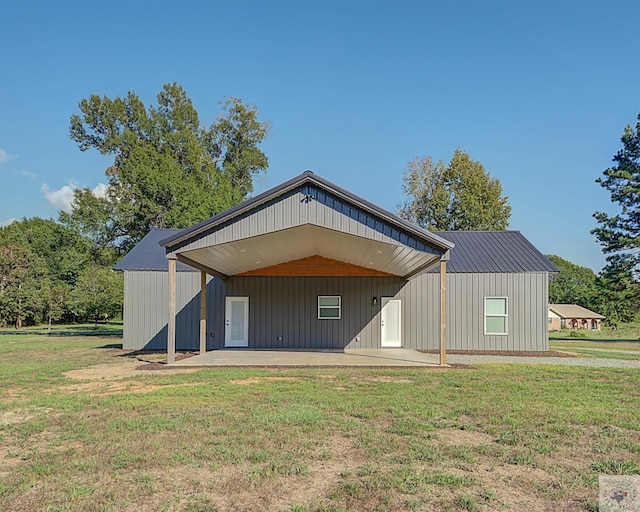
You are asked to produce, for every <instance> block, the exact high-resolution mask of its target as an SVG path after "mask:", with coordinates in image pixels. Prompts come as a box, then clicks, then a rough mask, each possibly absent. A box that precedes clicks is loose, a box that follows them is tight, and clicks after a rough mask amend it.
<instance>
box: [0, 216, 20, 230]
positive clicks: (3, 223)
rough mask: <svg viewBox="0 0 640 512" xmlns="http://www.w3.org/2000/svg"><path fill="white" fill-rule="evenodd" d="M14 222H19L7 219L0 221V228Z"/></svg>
mask: <svg viewBox="0 0 640 512" xmlns="http://www.w3.org/2000/svg"><path fill="white" fill-rule="evenodd" d="M14 222H19V221H18V219H14V218H11V219H7V220H0V228H3V227H5V226H8V225H9V224H13V223H14Z"/></svg>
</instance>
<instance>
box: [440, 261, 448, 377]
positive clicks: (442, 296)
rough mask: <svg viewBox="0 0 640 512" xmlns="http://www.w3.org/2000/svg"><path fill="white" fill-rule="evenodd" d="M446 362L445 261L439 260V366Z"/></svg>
mask: <svg viewBox="0 0 640 512" xmlns="http://www.w3.org/2000/svg"><path fill="white" fill-rule="evenodd" d="M446 364H447V262H446V260H440V366H446Z"/></svg>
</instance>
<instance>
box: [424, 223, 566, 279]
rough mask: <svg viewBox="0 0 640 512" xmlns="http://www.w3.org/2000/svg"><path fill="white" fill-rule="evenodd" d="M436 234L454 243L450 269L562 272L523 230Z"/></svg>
mask: <svg viewBox="0 0 640 512" xmlns="http://www.w3.org/2000/svg"><path fill="white" fill-rule="evenodd" d="M435 233H436V234H437V235H438V236H440V237H442V238H444V239H446V240H450V241H451V242H453V243H454V244H455V248H454V249H452V250H451V254H450V259H449V262H448V263H447V272H460V273H462V272H511V273H522V272H559V270H558V268H557V267H556V266H555V265H554V264H553V263H551V262H550V261H549V260H548V259H547V258H545V257H544V255H543V254H542V253H541V252H540V251H538V249H536V248H535V247H534V246H533V244H532V243H531V242H529V240H527V239H526V238H525V237H524V236H523V235H522V233H520V231H436V232H435ZM434 271H439V270H438V269H437V268H436V269H434Z"/></svg>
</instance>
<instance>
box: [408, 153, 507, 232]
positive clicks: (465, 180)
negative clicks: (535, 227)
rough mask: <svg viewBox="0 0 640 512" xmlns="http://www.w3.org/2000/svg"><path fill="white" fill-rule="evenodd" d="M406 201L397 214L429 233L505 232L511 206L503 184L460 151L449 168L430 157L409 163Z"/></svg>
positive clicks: (448, 165) (454, 156)
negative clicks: (454, 231)
mask: <svg viewBox="0 0 640 512" xmlns="http://www.w3.org/2000/svg"><path fill="white" fill-rule="evenodd" d="M402 190H403V193H404V195H405V201H404V202H403V204H402V205H401V207H400V208H399V210H398V214H399V215H400V216H401V217H403V218H405V219H407V220H409V221H411V222H414V223H416V224H418V225H419V226H422V227H424V228H427V229H430V230H502V229H506V228H507V227H508V225H509V218H510V217H511V206H510V205H509V199H508V198H507V197H506V196H503V195H502V185H501V184H500V180H498V179H497V178H492V177H491V175H490V174H489V173H488V172H487V171H486V170H485V169H484V167H483V165H482V164H481V163H480V162H477V161H474V160H472V159H471V158H470V157H469V155H468V154H467V153H465V152H464V151H461V150H460V149H457V150H456V151H455V153H454V155H453V158H452V159H451V161H450V162H449V164H447V165H445V164H444V163H443V162H442V161H439V162H437V163H435V164H434V163H433V160H432V159H431V157H428V156H427V157H423V158H416V159H414V160H412V161H411V162H409V164H408V165H407V167H406V169H405V171H404V177H403V186H402Z"/></svg>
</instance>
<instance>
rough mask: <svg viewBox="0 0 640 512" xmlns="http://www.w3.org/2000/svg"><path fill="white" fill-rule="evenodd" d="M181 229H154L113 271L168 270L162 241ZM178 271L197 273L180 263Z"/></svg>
mask: <svg viewBox="0 0 640 512" xmlns="http://www.w3.org/2000/svg"><path fill="white" fill-rule="evenodd" d="M181 231H182V230H181V229H152V230H151V231H149V233H147V235H146V236H145V237H144V238H143V239H142V240H140V241H139V242H138V244H137V245H136V246H135V247H134V248H133V249H131V250H130V251H129V252H128V253H127V254H125V255H124V257H123V258H122V259H121V260H120V261H119V262H118V263H116V265H115V266H114V267H113V270H167V269H168V268H169V266H168V263H167V256H166V251H165V250H164V247H162V246H161V245H160V241H161V240H164V239H165V238H167V237H168V236H173V235H175V234H177V233H180V232H181ZM176 268H177V270H178V271H183V272H184V271H195V269H194V268H191V267H188V266H187V265H183V264H182V263H178V265H177V267H176Z"/></svg>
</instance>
